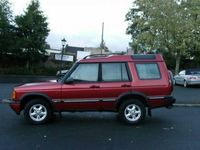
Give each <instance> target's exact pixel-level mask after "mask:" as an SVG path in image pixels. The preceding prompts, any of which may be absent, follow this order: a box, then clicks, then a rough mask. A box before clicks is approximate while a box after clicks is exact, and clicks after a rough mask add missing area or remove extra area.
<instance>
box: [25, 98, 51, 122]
mask: <svg viewBox="0 0 200 150" xmlns="http://www.w3.org/2000/svg"><path fill="white" fill-rule="evenodd" d="M24 116H25V118H26V119H27V120H28V121H29V122H30V123H32V124H45V123H47V122H48V121H49V120H50V119H51V117H52V110H51V107H50V105H49V103H48V102H46V101H44V100H41V99H34V100H31V101H30V102H28V103H27V104H26V106H25V108H24Z"/></svg>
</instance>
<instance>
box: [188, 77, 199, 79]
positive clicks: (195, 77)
mask: <svg viewBox="0 0 200 150" xmlns="http://www.w3.org/2000/svg"><path fill="white" fill-rule="evenodd" d="M189 79H190V80H196V79H197V77H189Z"/></svg>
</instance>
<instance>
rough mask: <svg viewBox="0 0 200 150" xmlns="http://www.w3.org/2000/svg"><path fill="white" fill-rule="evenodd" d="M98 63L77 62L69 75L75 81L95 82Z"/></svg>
mask: <svg viewBox="0 0 200 150" xmlns="http://www.w3.org/2000/svg"><path fill="white" fill-rule="evenodd" d="M98 70H99V65H98V64H97V63H91V64H79V65H78V67H76V69H75V70H74V71H73V72H72V74H71V75H70V77H71V78H73V79H74V80H76V81H80V82H84V81H85V82H96V81H97V80H98Z"/></svg>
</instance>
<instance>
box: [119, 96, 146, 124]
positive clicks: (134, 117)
mask: <svg viewBox="0 0 200 150" xmlns="http://www.w3.org/2000/svg"><path fill="white" fill-rule="evenodd" d="M145 116H146V109H145V106H144V104H143V103H142V102H140V101H139V100H134V99H133V100H128V101H126V102H124V103H122V104H121V106H120V109H119V118H120V120H121V121H123V122H125V123H127V124H131V125H136V124H139V123H141V122H142V121H143V120H144V119H145Z"/></svg>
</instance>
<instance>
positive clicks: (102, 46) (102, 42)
mask: <svg viewBox="0 0 200 150" xmlns="http://www.w3.org/2000/svg"><path fill="white" fill-rule="evenodd" d="M103 34H104V22H103V23H102V31H101V44H100V48H101V54H102V53H103V49H104V40H103Z"/></svg>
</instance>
